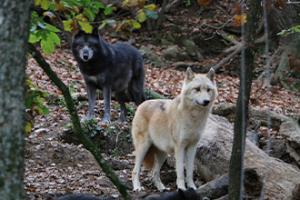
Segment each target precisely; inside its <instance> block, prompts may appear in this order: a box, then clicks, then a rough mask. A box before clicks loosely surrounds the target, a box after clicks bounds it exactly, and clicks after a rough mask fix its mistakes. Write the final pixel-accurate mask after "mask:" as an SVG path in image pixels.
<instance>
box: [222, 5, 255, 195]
mask: <svg viewBox="0 0 300 200" xmlns="http://www.w3.org/2000/svg"><path fill="white" fill-rule="evenodd" d="M243 6H245V8H244V9H246V7H247V5H242V7H243ZM259 9H260V2H259V1H250V3H249V8H248V10H249V12H247V23H246V24H245V25H243V27H242V40H243V41H244V42H245V46H246V47H245V48H244V49H242V53H241V70H240V71H241V72H240V89H239V96H238V101H237V111H236V118H235V123H234V141H233V146H232V155H231V158H230V170H229V188H228V190H229V199H236V200H238V199H241V198H242V191H243V188H242V186H243V172H244V171H243V160H244V151H245V139H246V132H247V123H248V105H249V99H250V92H251V84H252V71H253V65H254V48H253V47H254V45H253V44H254V40H255V39H254V38H255V30H256V28H257V27H258V24H257V22H258V13H259Z"/></svg>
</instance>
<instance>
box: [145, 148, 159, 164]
mask: <svg viewBox="0 0 300 200" xmlns="http://www.w3.org/2000/svg"><path fill="white" fill-rule="evenodd" d="M158 151H159V150H158V149H157V148H156V147H155V146H154V145H151V147H150V148H149V150H148V151H147V153H146V156H145V158H144V162H143V166H144V167H145V168H146V169H152V168H153V165H154V159H155V154H157V153H158Z"/></svg>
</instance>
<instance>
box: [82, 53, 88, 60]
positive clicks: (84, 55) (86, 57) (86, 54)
mask: <svg viewBox="0 0 300 200" xmlns="http://www.w3.org/2000/svg"><path fill="white" fill-rule="evenodd" d="M82 57H83V59H84V60H88V59H89V51H84V52H83V56H82Z"/></svg>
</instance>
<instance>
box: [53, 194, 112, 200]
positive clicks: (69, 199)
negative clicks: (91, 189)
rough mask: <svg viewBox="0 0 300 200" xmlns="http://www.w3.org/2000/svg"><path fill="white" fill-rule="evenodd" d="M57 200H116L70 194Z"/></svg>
mask: <svg viewBox="0 0 300 200" xmlns="http://www.w3.org/2000/svg"><path fill="white" fill-rule="evenodd" d="M57 200H114V198H111V197H96V196H93V195H89V194H68V195H64V196H61V197H59V198H57Z"/></svg>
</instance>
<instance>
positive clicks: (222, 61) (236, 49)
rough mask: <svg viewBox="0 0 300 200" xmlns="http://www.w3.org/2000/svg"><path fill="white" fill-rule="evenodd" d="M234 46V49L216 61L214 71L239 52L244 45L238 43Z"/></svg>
mask: <svg viewBox="0 0 300 200" xmlns="http://www.w3.org/2000/svg"><path fill="white" fill-rule="evenodd" d="M234 47H235V50H234V51H233V52H232V53H230V54H229V55H228V56H226V57H225V58H223V59H222V60H221V61H220V62H218V63H217V64H216V65H214V66H213V68H214V70H215V71H216V70H217V69H219V68H220V67H221V66H222V65H224V64H225V63H227V62H228V61H229V60H230V59H232V58H233V57H234V56H235V55H236V54H238V53H240V52H241V50H242V48H243V47H244V45H243V44H242V43H240V44H239V45H235V46H234Z"/></svg>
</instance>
